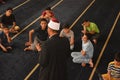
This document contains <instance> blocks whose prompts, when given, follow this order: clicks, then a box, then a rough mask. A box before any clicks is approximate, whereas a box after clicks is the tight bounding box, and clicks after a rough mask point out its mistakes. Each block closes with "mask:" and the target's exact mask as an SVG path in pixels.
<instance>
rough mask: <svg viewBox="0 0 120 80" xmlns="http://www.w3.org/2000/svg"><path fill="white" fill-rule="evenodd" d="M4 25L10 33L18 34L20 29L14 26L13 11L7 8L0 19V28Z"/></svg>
mask: <svg viewBox="0 0 120 80" xmlns="http://www.w3.org/2000/svg"><path fill="white" fill-rule="evenodd" d="M3 25H6V26H7V27H8V29H9V31H10V33H18V32H19V30H20V27H19V26H17V25H16V20H15V15H14V14H13V9H12V8H8V9H7V10H6V11H5V14H4V15H3V16H2V17H1V20H0V28H3V27H4V26H3Z"/></svg>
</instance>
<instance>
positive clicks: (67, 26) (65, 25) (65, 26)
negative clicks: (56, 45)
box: [62, 24, 70, 29]
mask: <svg viewBox="0 0 120 80" xmlns="http://www.w3.org/2000/svg"><path fill="white" fill-rule="evenodd" d="M69 27H70V25H69V24H63V26H62V28H67V29H68V28H69Z"/></svg>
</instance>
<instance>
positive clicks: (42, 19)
mask: <svg viewBox="0 0 120 80" xmlns="http://www.w3.org/2000/svg"><path fill="white" fill-rule="evenodd" d="M42 21H45V22H47V23H48V21H47V20H46V19H45V18H41V19H40V23H41V22H42Z"/></svg>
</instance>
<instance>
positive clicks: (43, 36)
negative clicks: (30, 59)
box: [24, 18, 48, 51]
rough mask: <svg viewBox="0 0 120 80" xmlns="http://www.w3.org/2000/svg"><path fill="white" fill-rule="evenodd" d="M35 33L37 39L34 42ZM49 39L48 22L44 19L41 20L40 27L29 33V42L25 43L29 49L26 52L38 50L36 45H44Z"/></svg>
mask: <svg viewBox="0 0 120 80" xmlns="http://www.w3.org/2000/svg"><path fill="white" fill-rule="evenodd" d="M33 33H35V37H34V41H33V42H32V37H33ZM47 38H48V33H47V20H46V19H44V18H42V19H40V27H37V28H36V29H32V30H30V31H29V41H28V42H26V43H25V45H26V46H27V47H26V48H25V49H24V51H27V50H36V47H35V45H36V44H38V43H39V44H41V45H42V44H43V43H44V41H45V40H47Z"/></svg>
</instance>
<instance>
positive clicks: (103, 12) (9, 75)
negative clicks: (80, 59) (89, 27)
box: [0, 0, 120, 80]
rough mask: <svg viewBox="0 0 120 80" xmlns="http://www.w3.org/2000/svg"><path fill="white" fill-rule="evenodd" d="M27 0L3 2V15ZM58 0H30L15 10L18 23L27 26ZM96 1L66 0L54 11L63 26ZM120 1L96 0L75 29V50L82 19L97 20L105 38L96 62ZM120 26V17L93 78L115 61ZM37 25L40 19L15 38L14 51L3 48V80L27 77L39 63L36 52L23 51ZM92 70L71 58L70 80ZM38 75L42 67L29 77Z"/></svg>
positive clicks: (0, 60)
mask: <svg viewBox="0 0 120 80" xmlns="http://www.w3.org/2000/svg"><path fill="white" fill-rule="evenodd" d="M24 1H26V0H17V1H16V0H6V4H5V5H2V4H0V14H2V13H3V12H4V11H5V9H7V8H8V7H15V6H17V5H19V4H21V3H23V2H24ZM58 1H60V0H44V1H41V0H30V1H28V3H26V4H24V5H23V6H21V7H19V8H17V9H16V10H14V14H15V16H16V21H17V24H18V25H19V26H20V27H21V29H23V28H24V27H26V26H27V25H29V24H30V23H31V22H32V21H34V20H35V19H36V18H38V17H39V16H40V14H41V12H42V11H43V10H44V9H45V8H46V7H47V6H53V5H54V4H55V3H57V2H58ZM92 1H93V0H63V2H62V3H61V4H59V5H58V6H56V7H55V8H54V9H53V11H54V13H55V15H56V17H57V18H58V19H59V20H60V22H61V25H62V24H64V23H69V24H72V23H73V22H74V21H75V20H76V18H77V17H78V16H79V15H80V14H81V13H82V12H83V11H84V10H85V8H86V7H87V6H88V5H89V4H90V3H91V2H92ZM119 3H120V0H116V1H113V0H102V1H101V0H96V1H95V3H94V4H93V5H92V6H91V7H90V8H89V9H88V10H87V11H86V12H85V14H84V15H83V16H82V17H81V18H80V19H79V20H78V22H77V23H76V24H75V25H74V26H73V28H72V30H73V31H74V33H75V49H74V51H80V49H81V40H80V35H81V34H80V33H81V30H82V26H81V22H82V21H83V20H84V19H87V20H90V21H92V22H95V23H96V24H97V25H98V26H99V28H100V31H101V37H100V39H99V42H98V44H97V45H95V46H94V47H95V52H94V58H93V61H94V64H95V63H96V61H97V59H98V57H99V54H100V52H101V50H102V47H103V45H104V43H105V40H106V39H107V36H108V34H109V32H110V30H111V28H112V25H113V23H114V21H115V19H116V16H117V15H118V13H119V12H120V5H119ZM119 25H120V18H119V21H118V23H117V25H116V27H115V30H114V32H113V33H112V36H111V38H110V41H109V43H108V45H107V47H106V49H105V51H104V53H103V56H102V58H101V60H100V63H99V65H98V67H97V71H96V72H95V74H94V77H93V79H92V80H99V77H98V73H101V74H102V73H106V71H107V70H106V69H107V65H108V63H109V62H110V61H112V60H113V56H114V53H115V52H118V51H120V48H119V44H120V38H119V37H118V34H119V33H120V32H119V29H120V28H119ZM35 27H39V20H38V21H37V22H35V23H34V24H33V25H31V26H30V27H29V28H28V29H26V30H25V31H23V32H22V33H21V34H20V35H18V36H17V37H15V39H13V42H14V45H13V47H14V48H13V50H12V51H10V52H8V53H3V52H2V51H0V80H23V79H24V78H25V77H26V75H27V74H28V73H29V72H30V71H31V69H32V68H33V67H34V66H35V65H36V64H37V63H38V54H37V53H36V52H33V51H30V52H24V51H23V49H24V48H25V46H24V43H25V42H26V41H28V31H29V30H30V29H33V28H35ZM91 71H92V68H90V67H89V66H88V65H87V66H86V67H84V68H83V67H81V65H80V64H75V63H73V62H72V58H71V57H70V58H69V60H68V80H88V79H89V76H90V75H91ZM38 74H39V68H38V69H37V70H36V71H35V72H34V74H33V75H32V76H31V77H30V79H29V80H37V78H38Z"/></svg>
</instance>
